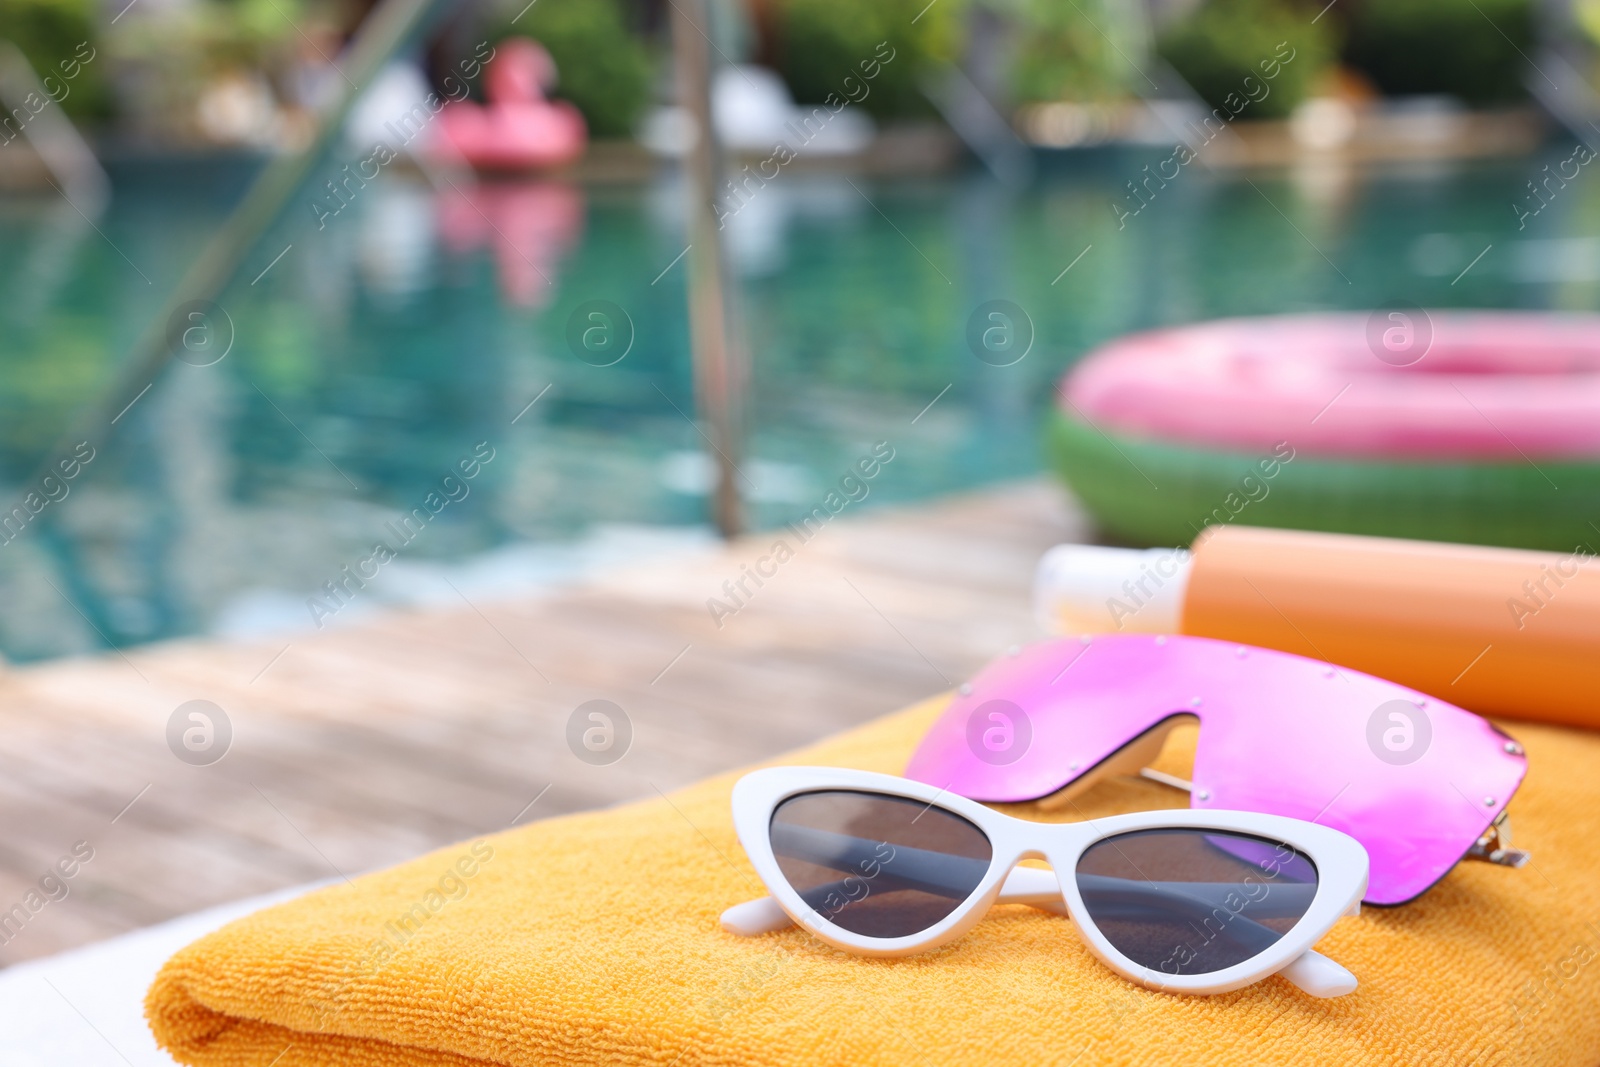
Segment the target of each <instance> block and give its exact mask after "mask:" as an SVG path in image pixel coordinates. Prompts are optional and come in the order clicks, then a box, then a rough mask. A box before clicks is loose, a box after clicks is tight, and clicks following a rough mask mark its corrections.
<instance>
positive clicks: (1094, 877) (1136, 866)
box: [1077, 829, 1317, 975]
mask: <svg viewBox="0 0 1600 1067" xmlns="http://www.w3.org/2000/svg"><path fill="white" fill-rule="evenodd" d="M1077 879H1078V892H1079V893H1080V894H1082V896H1083V903H1084V906H1085V907H1086V908H1087V909H1088V911H1089V917H1090V918H1091V919H1093V920H1094V924H1095V925H1096V926H1097V927H1099V929H1100V932H1101V933H1102V934H1104V935H1105V936H1106V938H1107V940H1109V941H1110V942H1111V943H1112V945H1114V946H1116V948H1117V950H1118V951H1119V952H1121V953H1122V954H1123V955H1124V956H1126V957H1128V958H1129V959H1130V960H1132V961H1133V962H1135V963H1137V964H1139V965H1140V966H1143V967H1148V968H1150V969H1151V970H1153V971H1160V972H1163V973H1165V974H1172V975H1181V974H1210V973H1212V972H1213V971H1220V970H1223V969H1225V968H1228V967H1232V966H1233V965H1234V964H1236V963H1242V962H1244V961H1245V960H1248V959H1250V958H1252V957H1254V956H1257V955H1260V954H1261V953H1262V952H1265V951H1266V950H1267V949H1269V948H1271V947H1272V946H1273V945H1274V944H1275V943H1276V942H1277V941H1278V939H1279V938H1281V937H1282V936H1283V935H1284V934H1286V933H1288V932H1289V931H1290V930H1291V929H1293V927H1294V925H1295V923H1297V922H1299V921H1300V918H1301V916H1303V915H1304V914H1305V913H1306V909H1308V908H1310V907H1311V900H1312V898H1313V897H1314V896H1316V893H1317V869H1316V867H1315V866H1313V865H1312V863H1311V861H1310V860H1309V859H1307V858H1306V856H1305V855H1304V854H1303V853H1301V852H1297V851H1296V850H1295V849H1293V848H1290V847H1289V846H1288V845H1285V844H1280V843H1278V842H1276V841H1269V840H1266V839H1264V838H1260V837H1253V836H1250V835H1248V834H1234V833H1223V832H1218V831H1215V830H1183V829H1164V830H1136V831H1134V832H1132V833H1126V834H1117V835H1116V836H1114V837H1108V838H1106V839H1105V840H1103V841H1097V842H1095V843H1094V844H1093V845H1091V846H1089V848H1088V849H1086V850H1085V851H1084V853H1083V857H1082V858H1081V859H1079V861H1078V871H1077Z"/></svg>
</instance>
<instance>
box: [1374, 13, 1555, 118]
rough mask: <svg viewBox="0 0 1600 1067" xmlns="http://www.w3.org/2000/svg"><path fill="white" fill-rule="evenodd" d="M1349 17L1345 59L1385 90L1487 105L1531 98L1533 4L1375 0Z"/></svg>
mask: <svg viewBox="0 0 1600 1067" xmlns="http://www.w3.org/2000/svg"><path fill="white" fill-rule="evenodd" d="M1347 18H1348V22H1349V26H1350V35H1349V41H1348V43H1347V44H1346V46H1345V50H1344V56H1345V61H1346V62H1348V63H1349V64H1350V65H1351V66H1353V67H1356V68H1357V69H1359V70H1361V71H1363V72H1365V73H1366V75H1367V76H1368V77H1370V78H1371V79H1372V80H1373V82H1374V83H1376V84H1377V86H1378V88H1380V89H1382V90H1383V91H1384V92H1385V93H1390V94H1399V93H1450V94H1452V95H1454V96H1458V97H1460V98H1461V99H1463V100H1465V101H1467V102H1468V103H1469V104H1479V105H1482V104H1496V103H1504V102H1506V101H1510V100H1519V99H1522V98H1523V97H1525V96H1526V95H1527V91H1526V90H1525V89H1524V88H1523V77H1524V73H1525V72H1526V70H1527V66H1528V61H1527V59H1526V58H1525V56H1526V54H1527V53H1529V52H1531V51H1532V50H1533V5H1532V3H1531V2H1530V0H1381V2H1377V3H1373V2H1370V0H1368V2H1366V3H1362V4H1360V5H1359V6H1358V7H1355V8H1353V9H1352V10H1351V11H1350V12H1349V14H1348V16H1347Z"/></svg>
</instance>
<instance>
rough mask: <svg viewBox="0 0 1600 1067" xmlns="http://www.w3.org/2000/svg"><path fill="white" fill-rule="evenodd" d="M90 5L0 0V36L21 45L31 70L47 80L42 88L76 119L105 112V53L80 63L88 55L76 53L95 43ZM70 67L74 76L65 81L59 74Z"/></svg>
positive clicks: (66, 0)
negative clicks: (74, 73)
mask: <svg viewBox="0 0 1600 1067" xmlns="http://www.w3.org/2000/svg"><path fill="white" fill-rule="evenodd" d="M92 8H93V5H92V3H91V2H90V0H0V38H3V39H6V40H9V41H11V42H13V43H14V44H15V45H16V46H17V47H18V48H20V49H22V54H23V55H25V56H27V57H28V63H29V64H30V65H32V67H33V69H34V72H35V73H36V74H38V75H39V77H40V78H41V79H45V78H48V79H50V80H49V81H48V82H47V83H46V88H48V89H50V90H51V94H52V96H55V97H56V98H57V99H58V100H59V102H60V104H61V106H62V107H63V108H64V109H65V110H66V112H67V113H68V114H69V115H73V116H76V117H99V116H102V115H105V114H106V113H107V112H108V111H109V104H110V94H109V93H107V91H106V82H105V77H104V75H105V70H106V64H105V53H104V52H103V51H101V52H99V54H98V55H95V57H94V59H93V60H91V61H90V62H89V63H87V64H84V63H82V57H83V56H85V55H90V54H92V53H91V52H90V51H89V50H88V49H85V50H84V51H82V52H81V53H80V52H79V46H80V45H82V44H84V42H88V46H89V49H95V47H96V42H95V41H94V37H95V33H94V28H93V24H92V20H91V15H92V13H93V12H92ZM75 59H76V63H75V62H74V61H75ZM62 64H67V66H65V67H63V66H62ZM74 68H76V77H73V78H71V79H64V78H63V74H64V73H68V72H71V71H72V70H74ZM58 85H59V86H61V88H59V89H58V88H57V86H58Z"/></svg>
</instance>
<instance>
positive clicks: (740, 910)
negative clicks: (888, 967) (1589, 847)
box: [722, 767, 1367, 997]
mask: <svg viewBox="0 0 1600 1067" xmlns="http://www.w3.org/2000/svg"><path fill="white" fill-rule="evenodd" d="M733 819H734V827H735V829H736V831H737V832H738V835H739V841H740V843H741V844H742V845H743V846H744V850H745V852H746V854H747V855H748V856H749V857H750V861H751V863H753V864H754V865H755V869H756V873H757V874H759V875H760V877H761V880H762V882H763V883H764V884H765V885H766V887H767V889H768V890H769V891H770V892H771V894H772V895H771V896H770V897H763V898H762V899H760V900H754V901H750V902H749V903H746V904H739V905H736V906H735V907H732V908H729V909H728V910H727V911H726V912H724V913H723V915H722V926H723V928H724V929H725V930H727V931H728V932H730V933H734V934H739V935H743V936H754V935H756V934H763V933H767V932H770V931H773V930H778V929H782V928H783V927H786V926H788V925H789V924H790V922H791V921H792V922H793V923H795V924H797V925H799V926H801V927H803V928H804V929H806V930H809V931H810V932H811V933H812V934H814V935H816V936H817V937H818V938H819V939H821V940H822V941H824V942H826V943H828V944H830V945H832V946H834V947H835V948H838V949H842V950H844V951H846V952H854V953H859V954H861V955H868V956H905V955H909V954H911V953H914V952H922V951H925V950H927V949H931V948H934V947H936V946H938V945H942V944H944V943H945V942H947V941H950V940H952V939H954V938H956V937H960V936H961V935H962V934H964V933H966V932H967V931H968V930H969V929H971V928H972V926H973V925H974V924H976V923H977V922H978V921H979V920H980V919H982V918H983V916H984V913H985V912H987V911H988V910H989V906H990V905H992V904H996V903H1001V904H1028V905H1032V906H1034V907H1037V908H1042V909H1044V910H1047V911H1052V912H1056V913H1058V914H1065V915H1067V916H1069V917H1070V918H1071V919H1072V921H1073V924H1074V926H1075V927H1076V928H1077V931H1078V935H1079V937H1081V938H1082V939H1083V941H1084V943H1085V944H1086V945H1087V946H1088V948H1089V950H1090V951H1091V952H1093V953H1094V954H1095V955H1096V956H1098V957H1099V958H1100V960H1101V961H1102V962H1104V963H1105V964H1106V966H1108V967H1110V968H1111V969H1112V970H1114V971H1116V972H1117V973H1118V974H1120V975H1122V976H1123V977H1125V978H1128V979H1130V980H1131V981H1134V982H1137V983H1139V984H1140V985H1143V986H1147V987H1149V988H1151V989H1157V990H1163V991H1166V992H1171V993H1225V992H1227V991H1229V990H1232V989H1238V988H1240V987H1241V986H1246V985H1249V984H1251V983H1252V982H1258V981H1260V980H1261V979H1263V978H1266V977H1267V976H1269V975H1273V974H1281V975H1283V977H1285V978H1287V979H1288V980H1289V981H1290V982H1293V983H1294V984H1295V985H1296V986H1298V987H1300V988H1301V989H1302V990H1304V991H1305V992H1307V993H1310V994H1311V995H1312V996H1318V997H1335V996H1340V995H1342V994H1345V993H1349V992H1351V991H1352V990H1354V989H1355V987H1356V979H1355V976H1354V975H1352V974H1351V973H1350V972H1349V971H1347V970H1345V969H1344V968H1343V967H1341V966H1340V965H1339V964H1337V963H1335V962H1334V961H1333V960H1331V959H1329V958H1328V957H1326V956H1323V955H1322V954H1320V953H1318V952H1316V951H1314V950H1313V949H1312V946H1313V945H1315V944H1316V943H1317V941H1318V940H1320V939H1321V938H1322V936H1323V935H1324V934H1326V933H1327V932H1328V930H1329V929H1330V928H1331V927H1332V926H1333V924H1334V923H1335V922H1337V921H1338V920H1339V918H1340V917H1341V916H1344V915H1355V914H1357V913H1358V911H1359V910H1360V907H1361V897H1362V894H1363V893H1365V892H1366V887H1367V853H1366V850H1365V849H1364V848H1362V847H1361V845H1360V844H1359V843H1357V842H1356V841H1355V840H1354V839H1353V838H1351V837H1349V836H1347V835H1345V834H1343V833H1340V832H1339V831H1338V830H1333V829H1330V828H1328V827H1326V826H1318V825H1316V824H1315V823H1308V822H1304V821H1302V820H1299V819H1290V818H1285V817H1283V816H1278V815H1263V814H1259V813H1256V812H1245V811H1200V810H1193V809H1175V810H1167V811H1145V812H1136V813H1133V814H1128V815H1115V816H1111V817H1109V818H1104V819H1094V820H1090V821H1087V822H1080V823H1037V822H1028V821H1026V820H1023V819H1016V818H1012V817H1011V816H1009V815H1004V814H1002V813H1000V812H998V811H994V810H993V809H991V808H986V807H984V806H983V805H982V804H979V803H977V802H975V801H972V800H968V799H966V798H964V797H958V796H953V795H951V794H949V793H947V792H944V791H943V790H941V789H939V788H937V787H935V786H932V785H927V784H924V783H922V782H914V781H911V780H910V779H906V778H897V777H894V776H892V775H887V774H873V773H870V772H867V771H853V770H844V769H840V768H834V767H773V768H769V769H766V770H760V771H755V772H753V773H751V774H747V775H745V776H744V777H743V778H741V779H740V780H739V782H738V783H737V784H736V785H735V786H734V788H733ZM1024 859H1041V860H1044V861H1046V862H1047V863H1049V864H1050V866H1051V868H1053V869H1052V870H1045V869H1043V868H1036V867H1021V866H1018V864H1019V862H1020V861H1022V860H1024Z"/></svg>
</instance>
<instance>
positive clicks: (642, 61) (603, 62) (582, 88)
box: [490, 0, 653, 137]
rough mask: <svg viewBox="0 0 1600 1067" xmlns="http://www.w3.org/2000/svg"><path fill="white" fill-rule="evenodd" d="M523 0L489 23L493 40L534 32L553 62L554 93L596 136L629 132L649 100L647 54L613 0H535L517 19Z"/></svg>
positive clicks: (535, 38)
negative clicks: (566, 101)
mask: <svg viewBox="0 0 1600 1067" xmlns="http://www.w3.org/2000/svg"><path fill="white" fill-rule="evenodd" d="M522 6H523V5H522V2H521V0H518V2H517V3H516V4H515V5H514V6H513V7H512V8H511V9H510V10H509V11H502V13H501V18H500V19H499V20H498V21H497V22H496V23H495V24H494V25H493V26H492V27H491V34H490V39H491V40H499V39H501V38H503V37H507V36H511V35H514V34H521V35H525V36H528V37H532V38H533V39H534V40H536V41H538V42H539V43H540V44H542V45H544V46H545V48H546V49H548V50H549V52H550V57H551V58H552V59H554V60H555V61H556V71H557V73H558V75H559V78H560V80H559V83H558V84H557V86H556V90H555V95H556V96H558V97H561V98H562V99H565V100H569V101H571V102H572V104H573V106H574V107H576V108H577V109H578V110H579V111H581V112H582V113H583V119H584V121H585V122H587V123H588V124H589V133H590V135H591V136H594V137H627V136H630V135H631V134H632V133H633V128H634V124H635V122H636V121H637V120H638V118H639V116H640V114H641V113H642V112H643V111H644V108H645V105H646V104H648V103H649V101H650V78H651V74H652V66H653V64H652V63H651V56H650V53H649V50H648V49H647V48H646V47H645V44H644V42H643V41H642V40H641V39H640V38H639V37H638V36H637V35H636V34H634V33H633V32H632V31H631V30H630V29H629V28H628V25H627V23H626V22H625V21H624V19H623V17H622V10H621V7H620V5H619V4H618V3H617V0H539V2H538V3H536V4H534V5H533V6H532V7H529V8H528V9H527V11H526V13H525V14H523V15H522V16H521V17H520V18H518V19H517V22H516V24H515V25H512V24H511V21H510V20H511V18H513V17H515V16H516V14H517V11H518V10H519V9H521V8H522Z"/></svg>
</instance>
